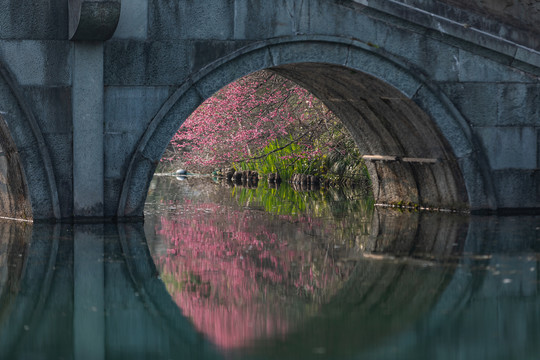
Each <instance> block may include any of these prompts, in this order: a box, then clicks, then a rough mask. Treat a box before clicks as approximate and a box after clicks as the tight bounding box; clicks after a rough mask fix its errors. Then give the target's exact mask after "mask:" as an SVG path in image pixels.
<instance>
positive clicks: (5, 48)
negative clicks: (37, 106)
mask: <svg viewBox="0 0 540 360" xmlns="http://www.w3.org/2000/svg"><path fill="white" fill-rule="evenodd" d="M70 52H71V45H70V43H68V42H60V41H35V40H14V41H2V42H0V61H2V62H3V63H4V64H5V65H6V66H7V67H8V68H9V70H10V71H11V72H12V74H13V75H14V76H15V79H16V80H17V82H18V83H19V85H45V86H69V85H71V66H70V62H69V61H70Z"/></svg>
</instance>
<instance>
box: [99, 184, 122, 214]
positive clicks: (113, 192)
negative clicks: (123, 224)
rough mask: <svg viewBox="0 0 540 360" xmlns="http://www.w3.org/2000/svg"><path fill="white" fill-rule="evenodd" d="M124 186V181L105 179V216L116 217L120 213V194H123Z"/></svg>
mask: <svg viewBox="0 0 540 360" xmlns="http://www.w3.org/2000/svg"><path fill="white" fill-rule="evenodd" d="M123 185H124V180H123V179H116V178H105V181H104V187H105V189H104V192H105V204H104V216H105V217H114V216H116V212H117V211H118V201H119V200H120V194H121V192H122V186H123Z"/></svg>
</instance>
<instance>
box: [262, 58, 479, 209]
mask: <svg viewBox="0 0 540 360" xmlns="http://www.w3.org/2000/svg"><path fill="white" fill-rule="evenodd" d="M270 70H272V71H274V72H276V73H278V74H279V75H281V76H283V77H285V78H288V79H289V80H291V81H293V82H295V83H297V84H298V85H300V86H302V87H304V88H305V89H307V90H309V91H310V92H312V93H313V94H314V95H315V96H316V97H318V98H319V99H320V100H321V101H323V102H324V103H325V105H326V106H327V107H328V108H329V109H330V110H332V111H333V112H334V114H336V115H337V117H338V118H340V120H341V121H342V122H343V123H344V125H345V127H346V128H347V129H348V130H349V132H350V133H351V135H352V137H353V138H354V140H355V142H356V144H357V145H358V147H359V149H360V153H361V154H362V155H364V159H365V160H366V166H367V168H368V171H369V175H370V178H371V182H372V186H373V194H374V197H375V201H376V202H377V203H382V204H389V205H411V206H421V207H426V208H437V209H452V210H459V211H466V210H468V207H469V205H468V197H467V190H466V187H465V182H464V179H463V176H462V173H461V170H460V168H459V165H458V162H457V160H456V158H455V156H454V154H453V152H452V150H451V148H450V145H449V144H448V142H447V141H446V139H445V138H444V136H443V135H442V134H441V131H440V130H439V129H438V128H437V126H436V125H435V123H434V122H433V121H432V120H431V119H430V117H429V116H428V115H427V114H426V113H425V112H424V111H423V110H422V109H421V108H420V107H419V106H418V105H417V104H416V103H415V102H414V101H413V100H411V99H409V98H408V97H406V96H405V95H404V94H402V93H401V92H400V91H398V90H397V89H395V88H394V87H392V86H391V85H389V84H387V83H385V82H383V81H382V80H380V79H377V78H375V77H373V76H370V75H368V74H365V73H362V72H360V71H356V70H353V69H350V68H346V67H343V66H337V65H330V64H323V63H298V64H288V65H283V66H278V67H274V68H271V69H270Z"/></svg>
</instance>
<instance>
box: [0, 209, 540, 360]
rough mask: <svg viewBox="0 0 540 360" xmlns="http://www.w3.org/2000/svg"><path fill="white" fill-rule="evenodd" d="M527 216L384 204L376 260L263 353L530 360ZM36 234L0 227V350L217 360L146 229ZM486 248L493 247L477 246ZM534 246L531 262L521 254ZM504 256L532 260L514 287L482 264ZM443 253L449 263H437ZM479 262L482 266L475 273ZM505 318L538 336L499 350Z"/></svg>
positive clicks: (360, 265)
mask: <svg viewBox="0 0 540 360" xmlns="http://www.w3.org/2000/svg"><path fill="white" fill-rule="evenodd" d="M426 217H427V218H426ZM488 220H489V219H488ZM520 220H521V221H520V222H516V221H514V222H513V219H502V220H500V222H501V224H500V225H498V224H494V222H493V221H491V220H489V221H485V219H482V218H481V219H475V218H473V219H472V222H471V224H469V225H468V224H467V222H468V219H467V218H462V217H456V216H452V217H449V216H443V215H441V214H435V213H426V214H421V213H409V214H407V213H405V214H399V213H396V212H379V213H378V214H376V216H374V220H373V224H372V227H371V229H372V230H371V232H370V233H369V234H366V235H365V236H366V237H367V238H366V239H364V240H363V243H364V244H365V246H366V250H367V255H369V254H374V255H381V256H380V258H377V257H376V256H375V257H369V256H365V257H364V259H358V260H357V265H356V269H355V271H354V273H353V274H352V276H351V277H350V278H349V280H347V282H346V283H345V284H344V286H343V287H342V289H341V290H340V291H339V292H338V293H337V294H336V295H335V296H334V298H333V299H332V300H331V301H330V302H329V303H328V304H326V305H323V307H322V308H321V310H320V313H319V314H318V315H316V316H314V317H312V318H308V319H306V321H304V322H302V323H300V324H297V325H298V326H297V329H296V330H295V331H294V332H293V333H291V334H289V335H288V336H287V338H286V339H282V338H279V339H267V340H265V343H263V344H260V345H261V347H258V348H256V349H255V350H257V351H258V352H257V353H256V354H254V357H253V358H257V359H260V358H280V359H281V358H309V359H312V358H313V357H314V354H313V350H314V349H315V350H316V351H319V350H320V349H323V350H324V351H326V352H327V353H328V355H330V353H333V354H334V355H336V356H335V357H337V356H338V355H339V356H340V358H342V357H343V356H345V357H362V356H363V355H366V353H368V354H370V353H377V352H378V351H382V352H383V354H382V355H380V356H379V357H380V358H384V359H393V358H396V356H395V354H396V353H395V351H399V353H405V354H409V353H408V352H404V351H408V350H411V348H414V347H420V350H421V348H422V347H423V346H425V344H428V345H429V346H428V352H427V353H426V354H428V355H429V356H424V357H420V358H426V359H428V358H430V359H431V358H436V356H434V355H435V352H436V351H441V349H442V350H444V351H445V352H446V353H448V354H455V353H456V346H457V347H458V350H459V351H460V353H466V354H468V355H471V354H475V351H476V350H477V349H479V348H483V347H486V346H487V345H486V344H488V343H489V344H490V345H489V347H491V348H492V349H493V350H492V352H491V353H493V354H496V353H497V352H500V351H508V350H509V349H510V350H513V349H514V350H516V349H517V350H520V351H523V352H522V353H523V354H524V355H525V356H524V357H521V358H531V357H530V356H529V357H527V355H530V354H537V348H538V344H537V335H538V331H540V330H539V329H540V324H539V323H538V318H537V317H535V315H534V314H538V312H537V311H538V309H540V307H539V306H540V302H539V299H540V297H539V292H538V282H537V274H538V271H536V272H532V271H530V270H529V268H530V267H535V268H537V267H538V259H537V258H536V257H535V255H534V254H535V253H534V249H533V252H532V253H531V249H530V245H531V244H530V239H531V237H529V236H525V238H526V239H529V240H523V241H522V242H521V243H518V242H516V241H513V240H514V239H513V238H512V234H514V235H513V236H516V235H515V234H520V236H521V235H527V234H526V233H525V232H526V231H533V234H534V231H535V230H534V229H535V226H536V224H537V223H538V217H536V218H528V219H523V218H520ZM531 224H533V225H534V226H532V227H531ZM467 226H468V228H469V230H468V232H467V234H465V231H466V229H467ZM30 229H31V225H28V224H25V223H14V222H11V223H0V230H1V233H2V234H5V235H6V236H3V237H2V242H0V246H1V247H2V249H4V250H5V252H4V253H6V254H8V255H9V258H8V257H0V275H1V276H0V357H1V358H19V357H28V356H30V355H31V354H36V353H40V354H41V355H43V357H45V356H49V357H51V358H53V357H54V358H58V357H64V358H73V357H75V358H83V357H84V356H83V355H84V351H87V349H91V351H92V354H93V355H96V354H97V355H100V356H101V355H103V356H101V357H99V356H98V357H95V358H119V357H121V356H126V355H127V356H129V358H147V357H148V356H151V357H152V358H156V356H158V358H161V357H159V355H163V357H165V358H167V356H168V358H177V357H179V356H178V355H179V354H181V355H183V357H187V358H200V359H203V358H204V359H207V358H219V355H218V354H216V353H215V350H214V349H213V347H212V345H210V344H209V343H208V340H207V339H206V338H205V337H204V336H201V334H199V333H197V332H196V331H195V329H194V327H193V325H192V324H191V323H190V322H189V321H187V319H186V318H185V317H184V316H183V315H182V313H181V311H179V309H178V307H177V305H176V304H175V303H174V302H173V301H172V299H171V297H170V295H169V294H168V292H167V290H166V288H165V286H164V284H163V282H162V281H161V280H160V278H159V277H158V276H157V275H158V274H157V273H156V268H155V267H154V265H153V262H152V258H151V257H150V253H149V251H148V247H147V245H146V238H145V234H144V231H143V227H142V224H140V223H139V224H118V225H115V224H108V225H102V224H100V225H75V226H70V225H60V224H57V225H54V226H50V225H47V224H37V225H33V232H32V233H31V231H29V230H30ZM530 229H532V230H530ZM8 234H10V235H9V236H8ZM12 235H15V237H13V236H12ZM465 236H467V239H465ZM494 239H497V241H496V242H494V241H493V240H494ZM532 239H533V241H534V237H533V238H532ZM456 245H457V246H456ZM483 246H488V248H484V250H480V249H482V247H483ZM467 252H469V254H468V255H467ZM478 252H479V255H480V256H475V254H477V253H478ZM508 253H510V254H513V255H508ZM463 254H465V257H463ZM498 254H500V255H498ZM531 254H532V259H531V260H527V261H528V262H525V263H524V258H523V255H526V257H530V256H531ZM396 255H397V259H394V258H393V256H396ZM516 255H518V256H516ZM501 256H504V257H506V263H507V264H509V265H511V264H512V263H515V264H513V265H516V264H517V265H519V264H520V263H524V265H525V266H526V269H525V270H526V271H525V272H523V273H512V274H505V275H504V276H505V277H506V276H508V277H510V278H511V279H512V283H513V284H515V285H513V286H512V287H506V285H499V287H500V289H499V290H497V288H496V287H495V286H497V284H501V280H502V279H501V278H500V276H498V275H496V274H494V273H492V272H490V271H489V267H485V264H486V262H488V263H489V261H490V260H489V259H490V258H491V257H493V258H494V259H495V258H497V257H501ZM400 257H401V258H400ZM434 260H435V262H434ZM438 260H441V261H446V260H449V262H448V263H446V264H444V265H437V264H436V261H438ZM499 260H500V259H499ZM344 261H346V260H345V259H344ZM458 264H459V265H458ZM482 265H484V269H485V270H484V271H481V272H477V273H473V270H474V268H478V267H479V266H482ZM492 265H495V264H494V263H492ZM503 265H504V263H503ZM514 268H515V267H514ZM531 279H532V280H535V281H533V282H530V280H531ZM527 284H528V285H527ZM479 285H481V286H479ZM524 291H525V292H524ZM486 305H488V306H486ZM344 310H345V311H344ZM494 311H495V314H496V316H495V318H493V315H494ZM471 316H473V317H474V327H471V325H472V324H471V321H470V320H469V318H470V317H471ZM522 319H528V320H527V321H525V322H522ZM494 322H496V323H497V324H495V326H494V324H493V323H494ZM508 324H510V325H512V326H514V327H515V328H517V329H518V330H519V329H521V328H526V329H528V330H527V331H526V332H525V333H524V332H523V331H513V332H511V333H507V334H504V341H500V342H498V343H497V344H496V346H493V344H492V343H491V341H492V338H491V337H489V336H485V337H484V336H483V335H484V334H491V332H492V330H493V329H494V327H495V328H497V326H498V327H499V330H501V329H502V330H504V329H505V328H506V326H507V325H508ZM36 339H38V340H39V341H36ZM524 341H525V342H524ZM525 346H528V347H526V348H525ZM415 354H417V353H415ZM79 355H80V356H81V357H79ZM246 355H251V354H246ZM506 355H508V353H506ZM246 358H250V357H249V356H247V357H246ZM367 358H369V359H372V358H377V357H376V356H373V357H372V356H369V355H368V356H367ZM410 358H419V357H414V356H412V357H410ZM470 358H478V357H472V356H471V357H470ZM490 358H492V357H490ZM506 358H509V357H508V356H506Z"/></svg>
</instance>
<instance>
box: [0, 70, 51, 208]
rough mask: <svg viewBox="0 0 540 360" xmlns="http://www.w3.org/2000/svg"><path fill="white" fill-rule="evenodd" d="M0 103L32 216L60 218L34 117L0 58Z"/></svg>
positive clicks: (38, 128) (40, 134)
mask: <svg viewBox="0 0 540 360" xmlns="http://www.w3.org/2000/svg"><path fill="white" fill-rule="evenodd" d="M1 90H4V91H2V92H1V93H0V104H1V105H3V106H6V108H5V109H7V110H8V111H6V114H3V118H4V120H5V122H6V124H7V127H8V129H9V132H10V136H11V138H12V139H13V141H14V143H15V146H16V147H17V152H18V153H19V155H21V156H20V161H21V165H22V172H23V179H24V180H25V181H26V185H27V188H28V192H29V195H30V204H31V207H32V217H33V218H34V219H50V218H54V219H60V218H61V212H60V202H59V198H58V189H57V186H56V180H55V175H54V170H53V166H52V161H51V157H50V154H49V151H48V148H47V145H46V143H45V139H44V137H43V134H42V132H41V129H40V127H39V125H38V123H37V120H36V118H35V116H34V114H33V112H32V110H31V109H30V107H29V106H28V105H27V104H26V101H25V99H24V96H23V91H22V89H21V88H20V86H19V84H18V83H17V82H16V80H15V78H14V76H13V75H12V74H11V72H10V70H9V69H8V68H7V67H6V66H5V65H4V64H3V62H2V61H0V91H1Z"/></svg>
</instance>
